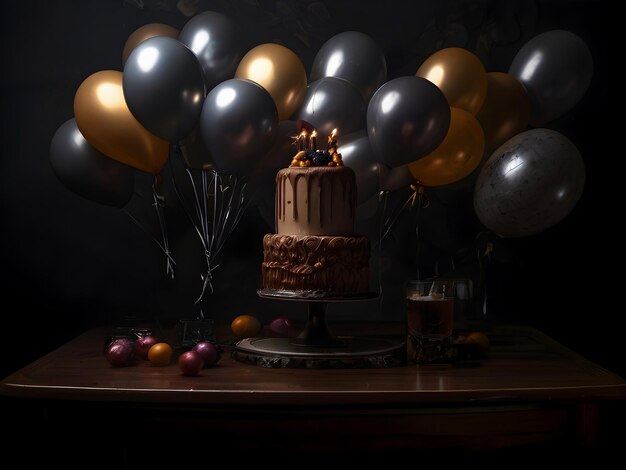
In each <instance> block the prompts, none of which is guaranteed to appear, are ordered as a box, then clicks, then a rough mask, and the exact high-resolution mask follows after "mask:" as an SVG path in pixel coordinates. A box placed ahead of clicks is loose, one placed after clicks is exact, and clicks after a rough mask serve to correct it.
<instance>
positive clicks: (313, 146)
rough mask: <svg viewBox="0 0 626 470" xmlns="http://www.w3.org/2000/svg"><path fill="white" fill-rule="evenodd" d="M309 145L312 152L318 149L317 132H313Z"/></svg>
mask: <svg viewBox="0 0 626 470" xmlns="http://www.w3.org/2000/svg"><path fill="white" fill-rule="evenodd" d="M309 144H310V145H309V146H310V147H311V150H315V149H316V148H317V131H313V132H311V140H310V141H309Z"/></svg>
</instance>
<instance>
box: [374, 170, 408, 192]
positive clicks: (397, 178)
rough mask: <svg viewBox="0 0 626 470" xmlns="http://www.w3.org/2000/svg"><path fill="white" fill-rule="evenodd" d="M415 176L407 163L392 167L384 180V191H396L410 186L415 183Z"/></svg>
mask: <svg viewBox="0 0 626 470" xmlns="http://www.w3.org/2000/svg"><path fill="white" fill-rule="evenodd" d="M415 180H416V178H415V176H413V175H412V174H411V171H410V170H409V167H408V166H407V165H402V166H398V167H395V168H392V169H390V170H389V171H388V172H387V175H386V177H385V178H384V179H383V180H382V182H381V183H382V190H383V191H396V190H397V189H401V188H408V187H409V186H411V185H412V184H413V183H415Z"/></svg>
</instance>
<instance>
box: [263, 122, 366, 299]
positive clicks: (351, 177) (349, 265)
mask: <svg viewBox="0 0 626 470" xmlns="http://www.w3.org/2000/svg"><path fill="white" fill-rule="evenodd" d="M315 137H316V133H315V132H314V133H313V134H311V137H310V139H309V140H308V142H306V140H307V139H306V137H305V136H304V137H303V135H302V134H301V135H300V136H299V137H298V143H299V151H298V153H297V154H296V155H295V156H294V158H293V160H292V162H291V166H290V167H289V168H284V169H282V170H280V171H279V172H278V174H277V175H276V205H275V209H276V231H277V233H275V234H267V235H265V237H264V238H263V265H262V277H263V281H262V282H263V290H264V291H265V292H266V293H267V291H268V290H269V291H275V292H279V293H293V294H294V295H297V296H302V297H332V296H338V297H340V296H350V295H358V294H362V293H366V292H367V291H368V288H369V266H368V262H369V256H370V253H369V251H370V249H369V241H368V239H367V238H366V237H358V236H354V233H353V231H354V213H355V209H356V191H357V188H356V177H355V174H354V172H353V171H352V169H350V168H348V167H345V166H343V161H342V160H341V155H340V154H339V153H338V152H337V141H336V138H335V132H333V134H331V136H329V145H328V149H327V150H325V151H320V150H317V149H315V140H314V139H315ZM302 138H303V139H304V140H305V143H303V142H302V141H301V140H300V139H302ZM311 141H313V142H311ZM305 146H309V147H310V148H309V149H308V150H305V149H304V147H305Z"/></svg>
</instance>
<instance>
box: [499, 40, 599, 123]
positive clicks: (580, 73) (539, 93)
mask: <svg viewBox="0 0 626 470" xmlns="http://www.w3.org/2000/svg"><path fill="white" fill-rule="evenodd" d="M509 73H510V74H511V75H513V76H514V77H516V78H517V79H518V80H520V81H521V82H522V83H523V84H524V86H525V87H526V90H528V96H529V98H530V103H531V117H530V124H531V125H532V126H535V127H537V126H541V125H543V124H545V123H547V122H550V121H552V120H553V119H556V118H558V117H559V116H561V115H563V114H565V113H566V112H567V111H569V110H570V109H572V108H573V107H574V105H576V103H578V101H580V99H581V98H582V97H583V95H584V94H585V92H586V91H587V88H589V84H590V83H591V77H592V75H593V58H592V57H591V52H590V51H589V48H588V47H587V44H585V42H584V41H583V40H582V39H581V38H579V37H578V36H576V35H575V34H573V33H570V32H569V31H562V30H555V31H548V32H546V33H543V34H540V35H539V36H536V37H534V38H533V39H531V40H530V41H528V42H527V43H526V44H525V45H524V46H523V47H522V48H521V49H520V50H519V52H518V53H517V55H516V56H515V58H514V59H513V63H512V64H511V67H510V68H509Z"/></svg>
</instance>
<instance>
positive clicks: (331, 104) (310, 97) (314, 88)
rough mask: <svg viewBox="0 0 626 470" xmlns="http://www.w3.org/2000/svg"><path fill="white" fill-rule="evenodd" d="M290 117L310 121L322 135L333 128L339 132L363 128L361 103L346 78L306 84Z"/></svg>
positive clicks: (363, 113) (326, 79) (359, 96)
mask: <svg viewBox="0 0 626 470" xmlns="http://www.w3.org/2000/svg"><path fill="white" fill-rule="evenodd" d="M294 118H295V119H296V120H299V119H302V120H304V121H307V122H309V123H311V124H312V125H313V127H315V128H316V129H317V131H318V132H319V133H320V134H322V135H329V134H330V133H331V132H332V131H333V129H335V128H337V130H338V132H340V133H341V134H342V135H343V134H349V133H351V132H355V131H357V130H359V129H362V128H363V127H365V103H364V102H363V98H361V95H360V94H359V92H358V90H357V89H356V88H355V87H354V86H352V85H351V84H350V83H348V82H347V81H345V80H341V79H340V78H333V77H328V78H322V79H321V80H318V81H316V82H313V83H310V84H309V86H308V88H307V91H306V95H305V97H304V101H303V102H302V105H301V106H300V109H299V110H298V111H296V113H295V114H294Z"/></svg>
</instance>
